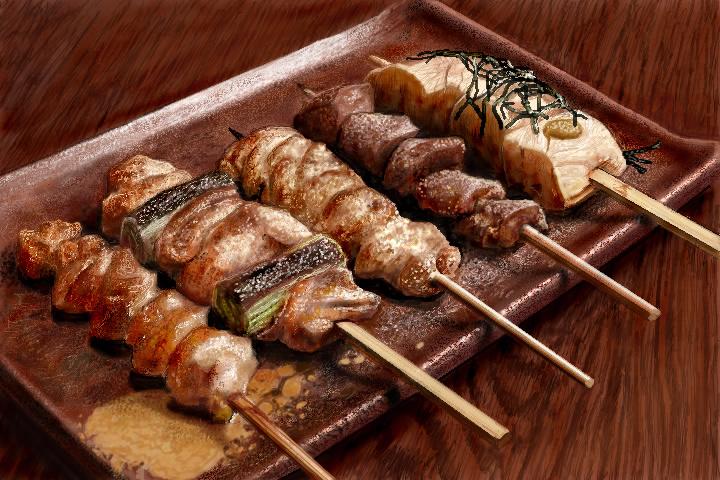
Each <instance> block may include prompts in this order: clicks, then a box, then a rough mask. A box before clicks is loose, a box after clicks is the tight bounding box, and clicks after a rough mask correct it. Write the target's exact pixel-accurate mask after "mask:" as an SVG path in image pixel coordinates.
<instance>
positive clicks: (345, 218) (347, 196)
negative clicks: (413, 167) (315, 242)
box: [317, 186, 399, 258]
mask: <svg viewBox="0 0 720 480" xmlns="http://www.w3.org/2000/svg"><path fill="white" fill-rule="evenodd" d="M398 215H399V214H398V211H397V208H396V207H395V204H394V203H392V202H391V201H390V200H389V199H388V198H387V197H386V196H384V195H382V194H380V193H378V192H377V191H375V190H373V189H371V188H367V187H365V186H362V187H358V188H355V189H352V190H345V191H344V192H342V193H340V194H338V195H336V196H335V198H333V200H332V201H331V202H330V204H329V205H328V206H327V207H325V210H324V216H325V219H324V220H323V223H322V226H321V227H319V228H317V230H320V231H323V232H326V233H327V234H328V235H330V236H331V237H333V238H334V239H335V240H336V241H337V242H338V243H339V244H340V245H342V247H343V250H344V251H345V252H346V253H347V254H348V255H349V256H350V257H351V258H355V256H356V255H357V253H358V251H359V250H360V247H361V246H362V242H363V239H365V238H366V237H367V236H368V235H369V233H370V232H371V231H373V230H376V229H378V228H382V226H383V225H387V224H388V223H389V222H390V221H391V220H392V219H394V218H395V217H397V216H398Z"/></svg>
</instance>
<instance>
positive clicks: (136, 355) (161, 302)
mask: <svg viewBox="0 0 720 480" xmlns="http://www.w3.org/2000/svg"><path fill="white" fill-rule="evenodd" d="M126 251H127V250H126ZM207 313H208V308H207V307H201V306H200V305H197V304H195V303H193V302H191V301H190V300H189V299H187V298H186V297H184V296H182V295H181V294H180V293H178V292H177V291H175V290H163V291H162V292H161V293H160V294H159V295H158V296H156V297H155V298H154V299H152V300H151V301H149V302H148V303H147V304H146V305H145V307H144V308H143V309H142V310H141V311H140V312H138V313H137V314H136V315H134V316H133V318H132V322H131V323H130V327H129V329H128V334H127V343H128V345H130V346H131V347H132V349H133V356H132V362H133V370H135V371H136V372H138V373H141V374H143V375H152V376H164V375H165V372H166V370H167V367H168V362H169V360H170V355H172V352H174V351H175V349H176V348H177V346H178V344H179V343H180V341H181V340H182V339H183V338H185V336H187V335H188V334H189V333H190V332H191V331H193V330H195V329H196V328H199V327H204V326H207Z"/></svg>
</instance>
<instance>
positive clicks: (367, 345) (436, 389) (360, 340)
mask: <svg viewBox="0 0 720 480" xmlns="http://www.w3.org/2000/svg"><path fill="white" fill-rule="evenodd" d="M335 325H336V326H337V327H338V328H339V329H340V330H342V331H343V332H345V334H347V335H348V337H349V338H350V340H351V341H352V342H353V343H355V344H357V345H359V346H360V347H362V349H363V350H364V351H366V352H368V353H369V354H370V355H372V357H373V358H375V359H377V360H379V361H381V362H382V363H384V364H385V365H386V366H388V367H390V369H392V370H393V371H395V372H396V373H398V374H400V375H401V376H402V377H403V378H405V379H406V380H407V381H409V382H410V383H411V384H412V385H413V386H414V387H415V388H417V389H418V390H419V391H420V392H422V393H423V394H424V395H425V396H426V397H427V398H428V399H430V400H432V401H433V402H435V403H436V404H437V405H438V406H440V407H442V408H446V407H450V413H452V414H453V415H455V416H456V417H457V418H459V419H460V420H462V421H464V422H466V423H469V424H470V425H471V426H475V427H479V428H481V429H482V430H483V431H484V432H486V433H487V434H488V435H490V437H492V438H493V439H496V440H499V439H501V438H502V437H503V436H505V435H506V434H507V433H508V429H507V428H505V427H504V426H502V425H500V424H499V423H498V422H496V421H495V420H493V419H492V418H490V417H489V416H488V415H487V414H485V413H483V412H482V411H480V410H479V409H478V408H477V407H475V406H473V405H472V404H470V403H469V402H468V401H467V400H465V399H464V398H462V397H461V396H460V395H458V394H457V393H455V392H453V391H452V390H450V389H449V388H447V387H446V386H445V385H443V384H442V383H440V382H439V381H438V380H436V379H435V378H433V377H431V376H430V375H429V374H428V373H427V372H425V371H424V370H422V369H421V368H419V367H418V366H416V365H415V364H414V363H412V362H411V361H410V360H408V359H406V358H405V357H403V356H402V355H400V354H399V353H397V352H396V351H395V350H393V349H392V348H390V347H388V346H387V345H385V344H384V343H383V342H381V341H380V340H378V339H377V338H375V337H374V336H373V335H372V334H370V333H369V332H368V331H367V330H365V329H364V328H362V327H360V326H358V325H356V324H354V323H352V322H338V323H336V324H335Z"/></svg>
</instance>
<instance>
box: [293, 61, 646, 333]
mask: <svg viewBox="0 0 720 480" xmlns="http://www.w3.org/2000/svg"><path fill="white" fill-rule="evenodd" d="M369 59H370V61H371V62H373V63H375V64H376V65H378V66H381V67H383V66H387V65H390V64H391V62H389V61H387V60H385V59H384V58H380V57H378V56H376V55H370V57H369ZM303 91H304V92H305V93H306V94H308V95H314V93H313V92H312V91H311V90H308V89H307V88H304V87H303ZM522 236H523V238H524V239H525V240H526V241H527V242H528V243H530V244H532V245H533V246H534V247H536V248H537V249H539V250H541V251H542V252H544V253H545V254H547V255H548V256H549V257H551V258H553V259H554V260H555V261H557V262H559V263H561V264H563V265H564V266H566V267H568V268H570V269H571V270H573V271H575V272H576V273H578V274H579V275H580V276H581V277H582V278H583V279H584V280H585V281H587V282H588V283H591V284H593V285H595V286H596V287H598V288H599V289H600V290H602V291H603V292H605V293H607V294H608V295H610V296H612V297H615V298H616V299H617V300H619V301H620V302H621V303H623V304H625V305H626V306H628V307H629V308H630V309H631V310H633V311H636V312H638V313H640V314H641V315H645V316H646V317H647V318H648V319H650V320H655V319H656V318H658V317H659V316H660V310H659V309H658V308H657V307H655V306H654V305H652V304H651V303H649V302H648V301H646V300H645V299H643V298H641V297H639V296H638V295H636V294H635V293H633V292H632V291H630V290H629V289H628V288H627V287H625V286H623V285H621V284H620V283H618V282H616V281H614V280H613V279H611V278H610V277H608V276H607V275H605V274H604V273H602V272H601V271H600V270H598V269H597V268H595V267H593V266H592V265H590V264H589V263H587V262H586V261H584V260H582V259H581V258H579V257H578V256H576V255H575V254H573V253H572V252H570V251H569V250H567V249H565V248H563V247H562V246H561V245H559V244H558V243H556V242H554V241H553V240H551V239H550V238H548V237H547V236H545V235H544V234H542V233H540V232H539V231H537V230H535V229H534V228H532V227H530V226H529V225H525V226H524V227H523V230H522Z"/></svg>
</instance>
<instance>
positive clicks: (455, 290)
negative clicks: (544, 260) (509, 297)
mask: <svg viewBox="0 0 720 480" xmlns="http://www.w3.org/2000/svg"><path fill="white" fill-rule="evenodd" d="M430 279H431V280H432V281H434V282H436V283H439V284H440V285H442V286H443V287H445V288H446V289H447V290H448V291H449V292H450V293H452V294H453V295H455V296H456V297H457V298H458V299H460V300H462V301H463V302H464V303H465V304H467V305H469V306H470V307H472V308H473V309H475V310H477V311H478V312H480V313H481V314H483V315H485V316H486V317H488V318H489V319H490V321H492V322H493V323H494V324H495V325H497V326H498V327H500V328H502V329H503V330H505V331H506V332H507V333H509V334H510V335H512V336H513V337H515V338H517V339H518V340H520V341H522V342H523V343H525V344H526V345H527V346H529V347H530V348H532V349H533V350H535V351H536V352H537V353H539V354H540V355H541V356H543V357H544V358H545V359H546V360H548V361H549V362H551V363H553V364H555V365H556V366H557V367H559V368H560V369H561V370H562V371H564V372H565V373H567V374H568V375H570V376H571V377H573V378H574V379H575V380H577V381H578V382H580V383H582V384H583V385H585V386H586V387H587V388H591V387H592V386H593V384H594V383H595V380H593V379H592V378H591V377H590V376H589V375H588V374H586V373H585V372H583V371H582V370H580V369H579V368H577V367H576V366H575V365H573V364H572V363H570V362H568V361H567V360H565V359H564V358H563V357H561V356H560V355H558V354H557V353H555V352H554V351H553V350H551V349H550V348H548V347H547V346H545V344H543V343H542V342H540V341H539V340H537V339H536V338H535V337H533V336H532V335H530V334H529V333H527V332H526V331H525V330H523V329H521V328H520V327H518V326H517V325H515V324H514V323H512V322H511V321H510V320H508V319H507V318H505V317H504V316H502V315H501V314H500V313H499V312H497V311H495V310H494V309H493V308H491V307H490V306H488V305H487V304H486V303H484V302H483V301H482V300H480V299H479V298H477V297H476V296H475V295H473V294H472V293H470V292H468V291H467V290H465V289H464V288H463V287H462V286H460V285H459V284H458V283H456V282H455V281H453V280H451V279H450V278H449V277H448V276H446V275H443V274H442V273H440V272H433V273H432V274H431V275H430Z"/></svg>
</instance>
